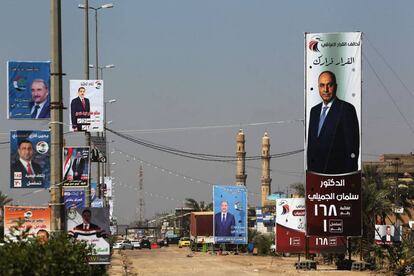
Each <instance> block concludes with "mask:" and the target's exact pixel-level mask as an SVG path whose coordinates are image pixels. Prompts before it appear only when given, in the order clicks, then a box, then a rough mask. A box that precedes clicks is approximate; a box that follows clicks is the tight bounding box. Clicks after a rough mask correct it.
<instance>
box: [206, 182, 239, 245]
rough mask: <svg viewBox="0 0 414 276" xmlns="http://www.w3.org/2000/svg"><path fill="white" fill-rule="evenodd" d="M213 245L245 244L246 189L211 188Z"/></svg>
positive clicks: (216, 186) (232, 187)
mask: <svg viewBox="0 0 414 276" xmlns="http://www.w3.org/2000/svg"><path fill="white" fill-rule="evenodd" d="M213 204H214V220H213V233H214V242H215V243H231V244H247V189H246V187H244V186H218V185H215V186H213Z"/></svg>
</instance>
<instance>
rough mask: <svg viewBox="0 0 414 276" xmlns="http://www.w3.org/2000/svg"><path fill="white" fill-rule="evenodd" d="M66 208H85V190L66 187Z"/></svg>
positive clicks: (64, 197)
mask: <svg viewBox="0 0 414 276" xmlns="http://www.w3.org/2000/svg"><path fill="white" fill-rule="evenodd" d="M63 200H64V202H65V208H66V209H69V208H83V207H85V190H84V189H71V188H65V189H64V192H63Z"/></svg>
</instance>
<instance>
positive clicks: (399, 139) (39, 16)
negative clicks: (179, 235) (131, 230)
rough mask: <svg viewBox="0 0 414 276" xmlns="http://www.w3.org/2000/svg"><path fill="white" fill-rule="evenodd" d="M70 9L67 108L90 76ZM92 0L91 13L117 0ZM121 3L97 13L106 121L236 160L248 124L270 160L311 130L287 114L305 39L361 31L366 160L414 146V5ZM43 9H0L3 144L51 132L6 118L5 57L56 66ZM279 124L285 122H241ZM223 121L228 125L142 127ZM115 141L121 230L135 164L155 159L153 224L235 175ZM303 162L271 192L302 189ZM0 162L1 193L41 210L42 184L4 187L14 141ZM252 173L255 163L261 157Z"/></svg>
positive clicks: (11, 4)
mask: <svg viewBox="0 0 414 276" xmlns="http://www.w3.org/2000/svg"><path fill="white" fill-rule="evenodd" d="M62 2H63V3H62V17H63V18H62V32H63V70H64V72H65V73H66V77H65V78H64V97H65V105H66V106H67V105H68V98H69V80H70V79H83V78H84V71H83V64H84V61H83V60H84V59H83V58H84V57H83V24H84V22H83V13H82V10H80V9H78V8H77V5H78V4H79V3H83V1H82V0H78V1H75V0H66V1H62ZM89 2H90V5H92V6H98V5H102V4H105V3H109V1H108V2H106V1H93V0H90V1H89ZM113 3H114V5H115V7H114V8H113V9H106V10H101V11H100V12H99V28H100V30H99V50H100V65H105V64H115V66H116V67H115V68H113V69H107V70H105V71H104V80H105V94H106V95H105V98H106V99H107V100H108V99H112V98H114V99H117V102H116V103H114V104H112V105H109V106H108V120H112V121H113V124H111V125H110V128H113V129H115V130H123V131H128V134H129V135H132V136H135V137H138V138H143V139H147V140H150V141H153V142H155V143H158V144H162V145H167V146H170V147H175V148H179V149H182V150H186V151H194V152H202V153H210V154H220V155H232V154H234V153H235V150H236V145H235V137H236V134H237V131H238V129H239V127H242V128H243V129H244V131H245V134H246V151H247V155H259V154H260V142H261V137H262V136H263V133H264V132H265V131H268V132H269V135H270V138H271V140H270V142H271V154H276V153H281V152H286V151H291V150H296V149H302V148H303V134H304V131H303V124H302V123H301V122H291V120H296V119H303V117H304V115H303V114H304V111H303V104H304V103H303V98H304V97H303V91H304V88H303V87H304V80H303V76H304V74H303V72H304V62H303V60H304V54H303V53H304V48H303V47H304V32H340V31H362V32H364V38H363V65H362V66H363V91H362V93H363V95H362V135H363V136H362V153H363V154H362V159H363V160H375V159H377V158H378V154H381V153H384V152H395V153H408V152H410V151H414V143H413V138H414V134H413V132H412V131H411V130H410V127H409V126H408V125H407V123H406V122H405V121H404V119H403V117H402V116H401V114H400V112H401V113H402V114H403V115H404V116H405V117H406V119H407V120H408V122H409V124H410V125H411V128H414V119H413V118H414V116H413V115H414V110H413V108H412V106H413V104H414V92H413V91H414V89H413V87H414V78H413V77H412V76H413V72H414V68H413V64H414V53H413V50H412V48H413V47H412V46H413V45H414V36H413V30H414V21H413V19H412V18H413V11H414V2H413V1H378V0H369V1H368V0H366V1H360V0H359V1H353V0H348V1H320V0H314V1H275V0H273V1H270V0H269V1H265V0H261V1H247V0H245V1H235V0H227V1H222V0H209V1H196V0H186V1H184V0H182V1H172V0H169V1H156V0H146V1H140V0H124V1H114V2H113ZM49 9H50V1H48V0H37V1H28V0H26V1H23V0H2V1H1V9H0V26H1V27H0V36H1V37H2V39H1V40H2V47H1V50H0V64H1V66H0V72H1V73H0V82H1V91H3V93H0V102H1V103H3V105H2V108H1V111H2V112H1V113H0V132H1V135H0V141H7V140H8V139H9V137H8V136H9V134H8V133H9V130H11V129H33V128H34V129H39V130H40V129H47V128H48V125H47V122H43V123H40V122H37V123H32V122H30V121H9V120H7V119H6V62H7V60H34V61H37V60H38V61H41V60H50V37H49V32H50V26H49V25H50V23H49V13H50V11H49ZM90 15H91V16H90V19H91V25H90V27H91V29H90V35H91V39H90V42H91V52H90V55H91V60H90V63H91V64H94V63H95V60H94V54H95V53H94V22H93V19H94V18H93V16H92V15H93V14H92V13H91V14H90ZM383 59H385V60H386V62H384V60H383ZM369 64H371V65H372V67H373V68H374V69H375V73H374V71H373V70H372V69H371V67H370V66H369ZM93 75H94V71H93V70H92V71H91V76H93ZM387 91H388V93H389V94H390V95H391V97H392V99H391V98H390V96H389V95H388V93H387ZM393 101H394V102H395V103H396V105H395V104H394V103H393ZM399 110H400V111H399ZM67 112H68V111H65V113H64V116H63V117H64V120H65V122H67V118H68V114H67ZM279 121H286V122H285V123H280V124H265V125H256V126H248V125H247V124H251V123H260V122H279ZM227 125H232V126H233V127H223V128H209V129H194V128H192V129H191V128H190V129H186V130H180V131H178V130H175V131H172V130H170V131H164V132H160V131H149V132H142V131H141V132H140V131H139V130H145V129H164V128H187V127H202V126H227ZM109 138H110V140H113V141H114V142H113V143H110V149H111V150H113V149H116V150H120V151H123V152H127V153H128V154H130V155H133V156H135V159H136V160H135V161H134V160H133V157H127V156H126V155H125V154H120V153H119V152H115V153H114V154H113V155H111V162H116V165H113V166H112V167H111V169H112V170H113V171H114V172H113V176H115V180H114V181H115V183H116V184H115V187H114V194H115V215H116V216H117V217H118V219H119V221H120V222H121V223H125V222H127V221H130V220H133V219H135V218H136V217H137V213H136V208H137V205H138V195H137V191H136V188H137V186H138V170H139V165H140V163H139V162H137V161H138V159H137V158H140V159H142V160H144V161H145V162H150V163H151V164H154V165H146V164H145V163H144V190H145V192H146V194H145V204H146V217H151V216H152V215H153V214H154V213H156V212H163V211H169V210H172V209H173V208H175V207H181V203H180V202H181V201H183V200H184V199H185V198H187V197H191V198H195V199H197V200H205V201H207V202H210V201H211V200H212V187H211V186H210V185H209V184H208V183H220V184H233V183H234V181H235V177H234V174H235V167H234V166H233V165H231V164H225V163H217V162H205V161H197V160H191V159H185V158H182V157H178V156H172V155H168V154H166V153H161V152H157V151H154V150H151V149H147V148H144V147H142V146H139V145H135V144H132V143H131V142H128V141H124V140H122V139H121V138H119V137H116V136H110V137H109ZM66 139H67V144H68V145H73V146H76V145H84V136H83V135H82V134H70V135H67V136H66ZM303 158H304V157H303V153H300V154H296V155H294V156H289V157H284V158H280V159H273V160H272V161H271V169H272V170H273V172H272V178H273V181H272V190H273V191H275V190H284V191H285V190H286V187H287V185H289V184H291V183H294V182H298V181H302V182H303V181H304V176H303ZM0 162H1V164H3V169H2V170H0V179H1V181H2V184H1V185H2V186H1V190H2V191H3V192H5V193H7V194H8V195H9V196H10V197H12V198H14V199H15V201H18V202H19V203H21V204H47V201H48V199H49V193H48V191H47V190H46V191H36V192H35V190H28V189H27V190H11V189H9V146H8V145H0ZM248 165H249V166H254V167H260V162H259V161H253V162H249V163H248ZM159 167H162V168H164V169H161V168H159ZM166 169H167V170H166ZM169 171H170V172H169ZM172 172H177V173H178V175H179V176H176V174H175V173H172ZM182 175H186V176H189V177H190V178H191V177H192V178H197V179H200V180H203V181H204V182H203V181H200V182H197V181H195V180H194V179H193V181H191V180H190V179H188V178H184V177H183V176H182ZM247 175H248V176H247V187H248V188H249V192H250V194H249V203H250V204H251V205H257V204H258V203H259V197H258V196H257V194H258V193H259V192H260V170H257V169H254V168H247ZM29 193H30V194H29ZM161 196H162V197H161ZM166 197H167V198H166Z"/></svg>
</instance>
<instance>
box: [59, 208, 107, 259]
mask: <svg viewBox="0 0 414 276" xmlns="http://www.w3.org/2000/svg"><path fill="white" fill-rule="evenodd" d="M66 218H67V221H66V227H67V228H66V230H67V232H68V234H69V235H71V236H73V237H74V238H76V239H79V240H82V241H86V243H88V244H90V245H93V246H94V247H93V253H92V255H91V256H90V257H89V264H109V263H110V246H109V237H110V233H111V232H110V230H109V210H108V208H76V209H75V208H70V209H67V210H66Z"/></svg>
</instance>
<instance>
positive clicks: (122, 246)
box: [113, 240, 134, 249]
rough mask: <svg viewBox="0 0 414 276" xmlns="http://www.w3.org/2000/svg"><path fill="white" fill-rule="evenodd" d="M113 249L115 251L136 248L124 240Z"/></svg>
mask: <svg viewBox="0 0 414 276" xmlns="http://www.w3.org/2000/svg"><path fill="white" fill-rule="evenodd" d="M113 248H114V249H134V246H133V245H132V243H131V242H130V241H128V240H123V241H120V242H116V243H115V244H114V247H113Z"/></svg>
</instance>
